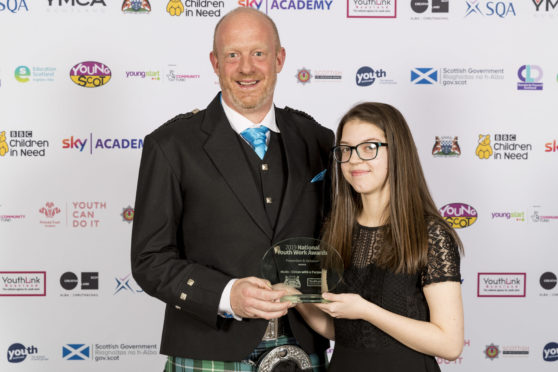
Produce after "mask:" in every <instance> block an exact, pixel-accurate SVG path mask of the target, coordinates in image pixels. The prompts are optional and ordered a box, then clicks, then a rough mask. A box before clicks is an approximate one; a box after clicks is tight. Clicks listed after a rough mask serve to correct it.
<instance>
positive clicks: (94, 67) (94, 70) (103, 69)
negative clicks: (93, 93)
mask: <svg viewBox="0 0 558 372" xmlns="http://www.w3.org/2000/svg"><path fill="white" fill-rule="evenodd" d="M111 77H112V73H111V71H110V68H109V67H108V66H107V65H105V64H104V63H101V62H92V61H87V62H80V63H78V64H77V65H75V66H74V67H72V68H71V69H70V79H72V81H73V82H74V83H76V84H77V85H79V86H80V87H84V88H97V87H100V86H103V85H105V84H106V83H108V82H109V81H110V78H111Z"/></svg>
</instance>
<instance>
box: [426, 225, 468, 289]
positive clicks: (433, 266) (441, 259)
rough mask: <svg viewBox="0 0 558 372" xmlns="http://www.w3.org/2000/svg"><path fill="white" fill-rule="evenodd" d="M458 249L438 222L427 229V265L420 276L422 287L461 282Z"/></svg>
mask: <svg viewBox="0 0 558 372" xmlns="http://www.w3.org/2000/svg"><path fill="white" fill-rule="evenodd" d="M459 265H460V257H459V249H458V247H457V244H456V243H455V240H454V239H453V238H452V236H451V235H450V234H448V232H447V231H446V230H445V229H444V228H443V227H442V226H441V225H440V223H438V222H434V223H431V224H430V225H429V228H428V263H427V265H426V268H425V269H424V270H423V272H422V275H421V283H422V285H423V286H425V285H427V284H431V283H438V282H446V281H452V282H461V272H460V270H459Z"/></svg>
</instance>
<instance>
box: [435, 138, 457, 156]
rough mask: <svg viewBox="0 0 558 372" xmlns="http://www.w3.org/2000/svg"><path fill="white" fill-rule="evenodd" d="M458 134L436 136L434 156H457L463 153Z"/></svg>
mask: <svg viewBox="0 0 558 372" xmlns="http://www.w3.org/2000/svg"><path fill="white" fill-rule="evenodd" d="M458 140H459V138H458V137H457V136H453V137H452V136H436V137H435V138H434V146H433V147H432V156H434V157H436V158H455V157H459V156H460V155H461V147H459V142H458Z"/></svg>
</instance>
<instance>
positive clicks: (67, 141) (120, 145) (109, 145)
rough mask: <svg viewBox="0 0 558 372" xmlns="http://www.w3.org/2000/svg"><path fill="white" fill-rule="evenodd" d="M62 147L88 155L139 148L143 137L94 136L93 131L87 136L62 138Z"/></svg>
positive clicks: (141, 145)
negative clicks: (95, 152)
mask: <svg viewBox="0 0 558 372" xmlns="http://www.w3.org/2000/svg"><path fill="white" fill-rule="evenodd" d="M62 148H63V149H65V150H74V151H77V152H80V153H89V154H90V155H92V154H93V152H94V151H101V150H141V149H142V148H143V138H95V137H94V136H93V133H89V137H74V136H70V137H69V138H64V139H62Z"/></svg>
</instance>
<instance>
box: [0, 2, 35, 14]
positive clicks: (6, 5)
mask: <svg viewBox="0 0 558 372" xmlns="http://www.w3.org/2000/svg"><path fill="white" fill-rule="evenodd" d="M4 10H7V11H8V12H10V13H17V12H19V11H21V10H25V11H26V12H28V11H29V8H28V7H27V3H26V2H25V0H19V1H18V0H2V1H0V12H3V11H4Z"/></svg>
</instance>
